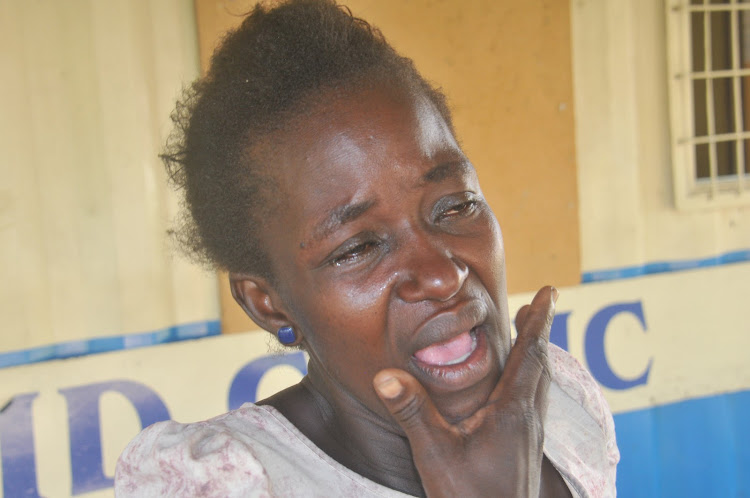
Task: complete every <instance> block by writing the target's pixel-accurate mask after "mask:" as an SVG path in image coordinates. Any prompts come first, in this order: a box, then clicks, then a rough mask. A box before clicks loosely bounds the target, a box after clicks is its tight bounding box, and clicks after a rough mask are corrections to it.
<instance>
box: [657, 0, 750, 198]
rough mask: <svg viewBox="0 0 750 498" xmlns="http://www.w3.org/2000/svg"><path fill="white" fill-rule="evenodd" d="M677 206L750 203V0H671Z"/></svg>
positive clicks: (669, 32)
mask: <svg viewBox="0 0 750 498" xmlns="http://www.w3.org/2000/svg"><path fill="white" fill-rule="evenodd" d="M666 5H667V35H668V38H667V40H668V47H669V54H668V61H669V90H670V92H669V93H670V104H671V105H670V111H671V112H670V114H671V125H672V163H673V173H674V192H675V201H676V204H677V207H678V208H686V209H689V208H700V207H708V206H731V205H738V204H750V0H667V2H666Z"/></svg>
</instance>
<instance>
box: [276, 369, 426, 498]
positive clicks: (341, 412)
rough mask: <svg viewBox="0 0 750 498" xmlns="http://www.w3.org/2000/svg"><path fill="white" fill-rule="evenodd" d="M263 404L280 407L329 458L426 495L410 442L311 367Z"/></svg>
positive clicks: (401, 488) (374, 478)
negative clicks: (299, 379) (298, 379)
mask: <svg viewBox="0 0 750 498" xmlns="http://www.w3.org/2000/svg"><path fill="white" fill-rule="evenodd" d="M311 363H312V362H311ZM262 403H263V404H270V405H271V406H273V407H274V408H276V409H278V410H279V411H280V412H281V413H282V414H283V415H284V416H285V417H286V418H287V419H289V421H291V422H292V423H293V424H294V425H295V426H296V427H297V428H298V429H299V430H300V431H301V432H302V433H303V434H304V435H305V436H307V437H308V438H310V440H311V441H312V442H313V443H315V444H316V445H317V446H318V447H319V448H320V449H322V450H323V451H324V452H325V453H326V454H328V455H329V456H330V457H331V458H333V459H334V460H336V461H337V462H339V463H340V464H342V465H344V466H345V467H347V468H349V469H351V470H352V471H354V472H356V473H357V474H359V475H361V476H363V477H366V478H368V479H370V480H371V481H375V482H377V483H379V484H382V485H384V486H387V487H389V488H392V489H397V490H399V491H402V492H404V493H407V494H410V495H414V496H423V495H424V491H423V489H422V484H421V480H420V478H419V473H418V472H417V469H416V467H415V466H414V461H413V459H412V455H411V447H410V446H409V441H408V439H407V438H406V436H404V435H403V433H402V432H401V431H400V430H399V429H398V427H397V426H396V425H395V423H394V422H392V421H390V420H385V419H383V417H381V416H380V415H378V414H376V413H374V412H373V411H372V410H369V409H368V408H367V407H365V406H364V405H363V404H362V403H361V402H359V401H358V400H356V399H354V398H352V397H351V396H349V395H348V394H346V392H345V391H344V390H343V389H341V388H340V387H338V386H330V385H328V383H327V382H326V381H325V380H323V376H320V375H317V371H316V370H315V369H314V368H313V365H312V364H311V365H310V369H309V372H308V375H307V376H306V377H305V378H304V379H303V380H302V382H300V383H299V384H298V385H296V386H293V387H292V388H289V389H287V390H285V391H282V392H281V393H279V394H277V395H276V396H273V397H271V398H269V399H268V400H265V401H264V402H262Z"/></svg>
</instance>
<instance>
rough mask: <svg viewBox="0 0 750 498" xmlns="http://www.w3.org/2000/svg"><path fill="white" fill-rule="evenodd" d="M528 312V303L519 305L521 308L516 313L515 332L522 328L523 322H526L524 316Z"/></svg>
mask: <svg viewBox="0 0 750 498" xmlns="http://www.w3.org/2000/svg"><path fill="white" fill-rule="evenodd" d="M528 314H529V305H528V304H524V305H523V306H521V309H520V310H518V313H516V321H515V324H516V332H518V331H519V330H521V329H522V328H523V324H524V323H526V317H527V316H528Z"/></svg>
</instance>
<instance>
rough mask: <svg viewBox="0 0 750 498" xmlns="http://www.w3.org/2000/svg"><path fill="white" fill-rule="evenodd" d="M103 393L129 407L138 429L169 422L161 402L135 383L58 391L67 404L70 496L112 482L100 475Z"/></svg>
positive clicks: (108, 485)
mask: <svg viewBox="0 0 750 498" xmlns="http://www.w3.org/2000/svg"><path fill="white" fill-rule="evenodd" d="M106 391H114V392H117V393H120V394H122V395H123V396H125V397H126V398H127V399H128V400H129V401H130V402H131V403H132V404H133V406H134V407H135V409H136V411H137V412H138V416H139V417H140V419H141V427H148V426H149V425H151V424H153V423H155V422H159V421H161V420H168V419H169V412H168V411H167V407H166V406H164V402H163V401H162V400H161V398H159V396H158V395H157V394H156V393H155V392H154V391H152V390H151V389H150V388H149V387H146V386H144V385H143V384H139V383H137V382H133V381H129V380H116V381H110V382H101V383H97V384H88V385H85V386H78V387H69V388H67V389H60V393H61V394H62V395H63V396H65V399H66V401H67V403H68V423H69V424H70V460H71V465H72V474H73V495H79V494H82V493H89V492H91V491H96V490H98V489H104V488H109V487H111V486H112V484H113V479H112V478H111V477H107V476H105V475H104V469H103V466H102V442H101V435H100V434H101V429H100V423H101V420H100V416H99V398H100V397H101V395H102V394H103V393H104V392H106Z"/></svg>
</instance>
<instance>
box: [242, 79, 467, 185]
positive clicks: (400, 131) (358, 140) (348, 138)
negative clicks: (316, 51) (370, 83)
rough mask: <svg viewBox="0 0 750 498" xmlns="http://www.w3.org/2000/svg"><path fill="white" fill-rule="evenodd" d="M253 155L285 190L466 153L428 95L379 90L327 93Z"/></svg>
mask: <svg viewBox="0 0 750 498" xmlns="http://www.w3.org/2000/svg"><path fill="white" fill-rule="evenodd" d="M253 153H254V154H255V155H258V156H262V158H263V160H262V162H263V164H264V165H265V166H266V171H267V172H268V173H269V174H271V176H272V177H273V178H274V180H275V183H278V184H279V185H280V186H283V185H288V184H289V182H290V181H291V182H293V183H297V182H299V181H300V180H313V179H314V178H315V177H319V176H322V177H323V178H330V177H331V176H330V175H334V174H336V173H338V174H339V175H341V174H342V173H344V171H347V172H348V173H351V174H356V172H357V169H358V168H365V169H367V170H371V168H373V167H375V166H376V165H378V164H381V165H391V166H396V165H399V164H409V163H414V162H415V161H417V160H418V159H434V158H436V157H439V156H440V155H445V154H448V155H455V154H460V153H461V152H460V148H459V145H458V143H457V141H456V139H455V137H454V136H453V133H452V132H451V129H450V126H449V124H448V123H447V122H446V121H445V118H444V117H443V116H442V115H441V113H440V112H439V110H438V108H437V107H436V106H435V104H434V103H433V102H432V101H431V100H430V99H429V98H428V97H427V96H426V95H424V94H423V93H420V92H417V91H412V90H408V89H404V88H400V87H397V86H376V87H365V88H359V89H356V90H345V91H344V90H341V89H338V88H336V89H329V90H325V91H324V92H322V93H321V94H320V95H318V96H317V98H316V99H315V100H314V101H313V102H312V103H306V104H305V105H304V106H302V107H301V109H300V112H299V113H298V114H297V115H296V116H295V117H293V118H290V119H289V120H288V122H287V124H286V125H285V126H284V127H282V129H280V130H277V131H275V132H273V133H271V134H269V135H268V136H267V137H265V139H264V140H262V141H260V142H259V143H258V144H256V145H255V146H254V147H253ZM368 172H371V171H368Z"/></svg>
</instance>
